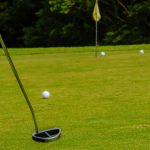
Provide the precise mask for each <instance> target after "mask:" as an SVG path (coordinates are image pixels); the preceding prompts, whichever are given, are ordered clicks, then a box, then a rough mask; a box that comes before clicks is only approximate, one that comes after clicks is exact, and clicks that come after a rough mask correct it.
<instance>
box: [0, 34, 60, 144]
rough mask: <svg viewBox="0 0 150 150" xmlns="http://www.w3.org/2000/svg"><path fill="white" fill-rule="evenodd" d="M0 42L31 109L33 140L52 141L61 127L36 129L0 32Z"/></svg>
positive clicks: (58, 133) (19, 82) (33, 115)
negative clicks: (33, 130)
mask: <svg viewBox="0 0 150 150" xmlns="http://www.w3.org/2000/svg"><path fill="white" fill-rule="evenodd" d="M0 43H1V45H2V48H3V50H4V53H5V55H6V57H7V60H8V62H9V65H10V67H11V69H12V71H13V74H14V76H15V77H16V80H17V82H18V84H19V87H20V89H21V91H22V94H23V96H24V98H25V100H26V102H27V104H28V106H29V109H30V111H31V114H32V118H33V122H34V126H35V133H33V134H32V139H33V140H35V141H40V142H48V141H53V140H56V139H58V138H59V137H60V135H61V129H60V128H50V129H47V130H44V131H39V130H38V125H37V121H36V117H35V114H34V110H33V107H32V105H31V103H30V100H29V98H28V96H27V93H26V91H25V89H24V87H23V84H22V82H21V80H20V78H19V75H18V73H17V70H16V68H15V66H14V63H13V61H12V59H11V57H10V54H9V52H8V50H7V48H6V46H5V43H4V41H3V38H2V36H1V34H0Z"/></svg>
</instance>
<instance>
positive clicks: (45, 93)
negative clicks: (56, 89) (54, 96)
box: [42, 91, 50, 99]
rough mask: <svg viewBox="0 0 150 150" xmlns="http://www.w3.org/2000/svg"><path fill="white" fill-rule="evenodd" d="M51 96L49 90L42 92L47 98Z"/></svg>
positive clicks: (43, 96)
mask: <svg viewBox="0 0 150 150" xmlns="http://www.w3.org/2000/svg"><path fill="white" fill-rule="evenodd" d="M49 96H50V92H48V91H43V92H42V98H44V99H47V98H49Z"/></svg>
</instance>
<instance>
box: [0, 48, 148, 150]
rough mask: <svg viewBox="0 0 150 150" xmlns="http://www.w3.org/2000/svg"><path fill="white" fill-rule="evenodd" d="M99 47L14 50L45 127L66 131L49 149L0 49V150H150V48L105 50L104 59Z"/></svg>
mask: <svg viewBox="0 0 150 150" xmlns="http://www.w3.org/2000/svg"><path fill="white" fill-rule="evenodd" d="M139 49H144V50H145V54H143V55H141V54H139V53H138V50H139ZM94 50H95V47H74V48H71V47H70V48H32V49H15V48H14V49H9V51H10V53H11V55H12V59H13V60H14V63H15V66H16V68H17V70H18V73H19V75H20V78H21V79H22V82H23V84H24V86H25V89H26V91H27V94H28V96H29V98H30V100H31V103H32V105H33V108H34V110H35V114H36V117H37V121H38V124H39V129H40V130H44V129H47V128H50V127H60V128H61V129H62V136H61V138H60V139H59V140H57V141H54V142H50V143H45V144H44V143H38V142H35V141H33V140H32V139H31V134H32V133H33V132H34V125H33V121H32V118H31V115H30V111H29V109H28V106H27V104H26V102H25V100H24V97H23V96H22V93H21V92H20V89H19V87H18V84H17V82H16V80H15V78H14V76H13V74H12V71H11V70H10V67H9V65H8V62H7V60H6V58H5V56H4V55H3V53H2V50H1V53H0V105H1V108H0V150H48V149H52V150H149V149H150V45H131V46H104V47H100V50H105V51H106V56H105V57H100V56H98V58H97V59H96V58H95V53H94V52H93V51H94ZM45 89H46V90H49V91H50V92H51V97H50V98H49V99H48V100H43V99H41V93H42V91H43V90H45Z"/></svg>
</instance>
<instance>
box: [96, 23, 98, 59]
mask: <svg viewBox="0 0 150 150" xmlns="http://www.w3.org/2000/svg"><path fill="white" fill-rule="evenodd" d="M95 25H96V26H95V44H96V50H95V56H96V57H97V53H98V43H97V21H96V22H95Z"/></svg>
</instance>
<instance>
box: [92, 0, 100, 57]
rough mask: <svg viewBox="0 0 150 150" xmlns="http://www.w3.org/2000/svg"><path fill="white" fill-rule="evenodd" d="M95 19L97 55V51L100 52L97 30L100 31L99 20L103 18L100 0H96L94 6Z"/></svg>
mask: <svg viewBox="0 0 150 150" xmlns="http://www.w3.org/2000/svg"><path fill="white" fill-rule="evenodd" d="M93 19H94V21H95V47H96V50H95V56H96V57H97V55H98V54H97V53H98V42H97V41H98V40H97V39H98V36H97V32H98V30H97V29H98V25H97V23H98V21H99V20H100V19H101V15H100V11H99V6H98V0H96V1H95V6H94V10H93Z"/></svg>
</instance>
